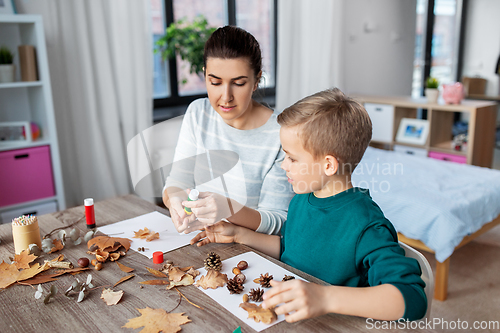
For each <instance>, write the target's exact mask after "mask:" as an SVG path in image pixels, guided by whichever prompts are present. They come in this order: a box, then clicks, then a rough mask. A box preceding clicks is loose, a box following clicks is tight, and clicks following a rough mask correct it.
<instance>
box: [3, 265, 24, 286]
mask: <svg viewBox="0 0 500 333" xmlns="http://www.w3.org/2000/svg"><path fill="white" fill-rule="evenodd" d="M20 274H21V272H20V271H18V270H17V268H16V266H15V265H9V264H7V263H5V262H2V263H1V264H0V289H2V288H7V287H8V286H10V285H11V284H13V283H15V282H16V281H17V278H18V277H19V275H20Z"/></svg>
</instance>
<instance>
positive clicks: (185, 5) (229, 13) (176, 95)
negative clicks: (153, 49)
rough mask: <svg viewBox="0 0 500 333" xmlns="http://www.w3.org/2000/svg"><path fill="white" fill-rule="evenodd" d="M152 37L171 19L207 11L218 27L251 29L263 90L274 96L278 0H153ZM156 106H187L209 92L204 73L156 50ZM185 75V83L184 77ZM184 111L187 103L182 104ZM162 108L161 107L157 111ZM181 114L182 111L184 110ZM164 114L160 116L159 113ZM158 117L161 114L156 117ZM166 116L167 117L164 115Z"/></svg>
mask: <svg viewBox="0 0 500 333" xmlns="http://www.w3.org/2000/svg"><path fill="white" fill-rule="evenodd" d="M150 1H151V11H152V30H153V41H156V40H158V39H159V38H160V37H161V36H162V35H163V34H164V33H165V28H166V27H167V26H168V25H169V24H170V23H172V22H174V21H176V20H179V19H182V18H187V19H188V20H192V19H193V18H194V17H196V16H197V15H199V14H202V15H204V16H205V17H206V18H207V20H208V22H209V24H210V25H212V26H215V27H220V26H224V25H228V24H229V25H236V26H239V27H241V28H243V29H245V30H247V31H249V32H250V33H251V34H252V35H254V36H255V38H256V39H257V40H258V41H259V44H260V47H261V50H262V62H263V75H262V77H263V79H262V81H261V83H260V88H263V89H261V90H264V93H260V95H265V96H267V97H269V96H274V92H275V82H276V79H275V78H276V5H277V0H211V1H205V0H150ZM153 77H154V106H155V114H156V113H157V110H161V109H165V108H166V107H172V106H185V105H187V104H189V103H190V102H191V101H193V100H195V99H197V98H200V97H204V96H206V89H205V82H204V79H203V78H202V77H199V76H198V75H196V74H190V73H189V66H188V64H187V63H185V62H184V61H182V60H181V59H180V58H179V57H177V58H176V59H175V60H170V61H163V59H162V58H161V55H160V54H154V75H153ZM183 79H186V83H182V80H183ZM183 110H184V111H185V107H184V108H183ZM158 112H160V111H158ZM181 114H182V113H181ZM160 117H161V116H160ZM155 118H156V119H157V120H158V117H155ZM162 118H163V119H165V118H166V117H165V116H163V117H162Z"/></svg>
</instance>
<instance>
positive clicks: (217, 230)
mask: <svg viewBox="0 0 500 333" xmlns="http://www.w3.org/2000/svg"><path fill="white" fill-rule="evenodd" d="M240 229H242V227H239V226H237V225H234V224H232V223H228V222H224V221H220V222H218V223H216V224H214V225H209V226H205V230H203V231H202V232H200V233H199V234H198V235H196V236H195V237H194V238H193V239H191V242H190V243H191V245H192V244H194V243H196V242H198V244H197V246H203V245H206V244H210V243H234V242H235V238H236V235H237V234H238V232H239V231H240Z"/></svg>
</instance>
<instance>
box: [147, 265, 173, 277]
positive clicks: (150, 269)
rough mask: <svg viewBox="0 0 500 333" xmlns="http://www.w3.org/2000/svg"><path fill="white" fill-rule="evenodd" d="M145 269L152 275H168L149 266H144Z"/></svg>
mask: <svg viewBox="0 0 500 333" xmlns="http://www.w3.org/2000/svg"><path fill="white" fill-rule="evenodd" d="M146 269H147V270H148V272H149V273H151V274H153V275H154V276H157V277H161V278H166V277H168V276H167V274H165V273H163V272H160V271H159V270H156V269H153V268H149V267H146Z"/></svg>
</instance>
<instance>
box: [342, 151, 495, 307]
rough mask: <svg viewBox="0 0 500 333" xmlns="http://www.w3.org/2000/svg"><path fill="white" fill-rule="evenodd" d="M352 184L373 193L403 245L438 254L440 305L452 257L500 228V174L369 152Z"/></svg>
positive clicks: (437, 276)
mask: <svg viewBox="0 0 500 333" xmlns="http://www.w3.org/2000/svg"><path fill="white" fill-rule="evenodd" d="M352 181H353V184H354V186H360V187H364V188H368V189H370V195H371V196H372V198H373V199H374V200H375V202H376V203H377V204H378V205H379V206H380V208H381V209H382V210H383V212H384V214H385V215H386V217H387V218H388V219H389V220H390V221H391V222H392V223H393V224H394V226H395V228H396V230H397V231H398V237H399V240H400V241H402V242H404V243H406V244H408V245H410V246H412V247H414V248H417V249H419V250H423V251H428V252H431V253H434V254H435V257H436V262H437V266H436V272H435V280H436V281H435V289H434V290H435V292H434V298H435V299H437V300H441V301H444V300H445V299H446V297H447V289H448V271H449V267H450V257H451V255H452V254H453V251H454V250H456V249H458V248H460V247H462V246H464V245H465V244H467V243H469V242H470V241H472V240H473V239H474V238H476V237H478V236H479V235H481V234H483V233H485V232H486V231H488V230H490V229H492V228H493V227H495V226H496V225H498V224H500V216H499V215H500V171H498V170H492V169H488V168H482V167H477V166H471V165H465V164H458V163H452V162H445V161H440V160H435V159H431V158H425V157H416V156H411V155H406V154H402V153H397V152H394V151H387V150H382V149H377V148H373V147H368V149H367V151H366V153H365V155H364V156H363V159H362V160H361V162H360V164H359V165H358V167H357V168H356V170H355V171H354V174H353V177H352Z"/></svg>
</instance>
